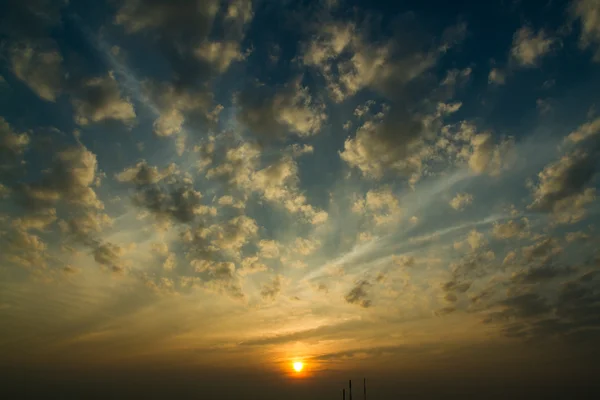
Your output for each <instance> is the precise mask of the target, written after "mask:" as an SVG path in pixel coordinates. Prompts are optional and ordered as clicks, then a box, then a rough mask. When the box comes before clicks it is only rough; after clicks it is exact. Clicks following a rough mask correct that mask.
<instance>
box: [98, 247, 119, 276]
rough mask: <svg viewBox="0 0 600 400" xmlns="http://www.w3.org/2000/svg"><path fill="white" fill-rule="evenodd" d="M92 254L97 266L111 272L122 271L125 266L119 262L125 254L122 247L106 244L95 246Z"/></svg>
mask: <svg viewBox="0 0 600 400" xmlns="http://www.w3.org/2000/svg"><path fill="white" fill-rule="evenodd" d="M93 254H94V260H96V262H97V263H98V264H101V265H104V266H107V267H109V268H110V269H111V270H112V271H113V272H119V273H121V272H123V271H124V269H125V266H124V265H123V263H122V262H121V257H122V256H123V255H124V254H125V249H123V248H122V247H120V246H118V245H116V244H112V243H108V242H106V243H102V244H99V245H98V246H96V248H95V249H94V251H93Z"/></svg>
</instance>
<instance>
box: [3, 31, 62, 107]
mask: <svg viewBox="0 0 600 400" xmlns="http://www.w3.org/2000/svg"><path fill="white" fill-rule="evenodd" d="M9 57H10V64H11V69H12V72H13V73H14V74H15V76H16V77H17V78H19V79H20V80H22V81H23V82H24V83H25V84H26V85H27V86H29V88H30V89H31V90H32V91H33V92H35V93H36V94H37V95H38V96H40V97H41V98H42V99H44V100H47V101H55V100H56V98H57V97H58V96H59V95H60V93H61V92H62V91H63V90H64V85H65V77H64V71H63V67H62V62H63V58H62V56H61V54H60V52H59V51H58V47H57V45H56V43H55V42H54V41H53V40H49V39H45V40H37V41H32V40H20V41H17V42H15V43H13V44H12V46H11V47H10V50H9Z"/></svg>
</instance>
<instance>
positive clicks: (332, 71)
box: [302, 21, 466, 102]
mask: <svg viewBox="0 0 600 400" xmlns="http://www.w3.org/2000/svg"><path fill="white" fill-rule="evenodd" d="M411 22H412V21H411ZM465 30H466V27H465V26H464V25H459V26H456V27H452V28H450V29H448V30H447V31H446V32H445V35H444V36H445V37H444V38H443V40H442V44H440V45H439V47H438V48H436V49H434V50H432V51H430V52H428V51H422V50H417V49H414V48H411V49H408V50H407V48H406V47H402V46H398V45H397V43H398V42H403V41H402V39H401V38H395V39H396V40H394V39H390V40H389V41H388V42H385V43H369V41H368V39H367V38H366V35H363V34H361V32H362V31H363V30H362V29H360V27H358V26H356V25H355V24H353V23H346V22H330V23H326V24H324V25H322V26H321V27H320V28H319V30H318V32H316V34H315V35H314V37H313V38H312V39H311V40H310V42H309V43H307V44H306V45H305V48H304V54H303V55H302V60H303V62H304V65H306V66H309V67H313V68H315V69H317V70H318V71H319V72H320V73H321V74H322V75H323V77H324V78H325V81H326V83H327V88H328V89H329V92H330V96H331V98H332V99H333V100H334V101H336V102H341V101H343V100H344V99H346V98H348V97H350V96H353V95H355V94H356V93H358V92H359V91H360V90H361V89H363V88H366V87H370V88H374V89H377V90H380V91H382V92H388V91H390V90H394V89H392V88H397V87H398V86H400V85H404V84H407V83H408V82H410V81H412V80H414V79H415V78H417V77H419V76H420V75H422V74H423V73H424V72H426V71H427V70H429V69H430V68H432V67H433V66H434V65H435V64H436V62H437V59H438V57H439V56H440V55H441V54H443V53H444V52H445V51H447V49H448V48H449V47H451V46H452V45H453V44H454V43H455V42H456V41H459V40H460V37H462V36H463V35H464V31H465Z"/></svg>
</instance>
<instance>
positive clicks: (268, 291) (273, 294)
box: [260, 275, 282, 301]
mask: <svg viewBox="0 0 600 400" xmlns="http://www.w3.org/2000/svg"><path fill="white" fill-rule="evenodd" d="M281 285H282V277H281V276H280V275H276V276H275V277H274V278H273V280H272V281H271V282H269V283H267V284H265V285H262V287H261V288H260V295H261V297H262V298H263V300H269V301H273V300H275V299H276V298H277V296H279V293H280V292H281Z"/></svg>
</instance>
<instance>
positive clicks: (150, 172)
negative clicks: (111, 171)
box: [116, 161, 215, 223]
mask: <svg viewBox="0 0 600 400" xmlns="http://www.w3.org/2000/svg"><path fill="white" fill-rule="evenodd" d="M116 179H117V180H118V181H120V182H123V183H133V184H134V185H135V194H134V195H133V203H134V204H135V205H137V206H138V207H141V208H145V209H147V210H149V211H150V212H152V213H153V214H155V215H156V216H157V217H159V218H166V219H168V220H175V221H178V222H182V223H189V222H192V221H193V220H194V219H195V218H196V216H197V215H202V214H211V213H213V212H214V211H215V210H213V209H212V208H211V207H207V206H205V205H203V204H202V203H201V199H202V194H201V193H200V192H198V191H196V190H195V189H194V188H193V186H192V184H191V182H189V180H187V179H186V178H182V177H180V171H179V170H178V169H177V167H176V166H175V165H174V164H171V165H169V166H168V167H167V168H165V169H163V170H159V169H158V168H157V167H154V166H150V165H148V164H147V163H146V162H145V161H141V162H139V163H137V164H136V165H135V166H132V167H130V168H127V169H125V170H124V171H122V172H121V173H119V174H117V175H116Z"/></svg>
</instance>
